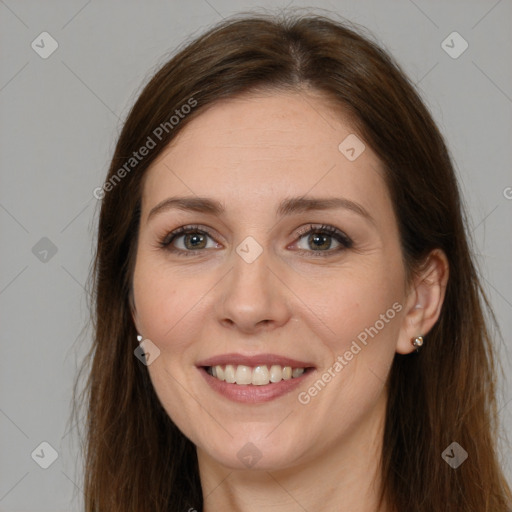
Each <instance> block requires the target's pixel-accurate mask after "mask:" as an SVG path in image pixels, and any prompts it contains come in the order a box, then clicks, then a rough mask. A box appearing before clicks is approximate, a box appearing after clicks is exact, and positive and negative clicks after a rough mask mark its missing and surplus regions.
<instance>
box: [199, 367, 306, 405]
mask: <svg viewBox="0 0 512 512" xmlns="http://www.w3.org/2000/svg"><path fill="white" fill-rule="evenodd" d="M198 370H199V371H200V372H201V375H202V376H203V377H204V379H205V380H206V382H207V383H208V384H209V385H210V387H211V388H212V389H213V390H214V391H216V392H217V393H219V394H220V395H222V396H224V397H226V398H229V399H230V400H232V401H233V402H240V403H250V404H257V403H263V402H270V400H275V399H276V398H279V397H281V396H283V395H286V394H287V393H290V392H291V391H293V390H294V389H296V388H297V387H298V386H300V385H301V384H302V383H303V382H304V379H306V378H308V377H309V375H310V374H311V373H313V369H312V368H309V369H308V370H307V371H305V372H304V373H303V374H302V375H301V376H300V377H296V378H292V379H288V380H282V381H280V382H275V383H272V384H265V385H264V386H254V385H252V384H249V385H239V384H229V383H228V382H226V381H223V380H219V379H217V378H216V377H212V376H211V375H210V374H209V373H208V372H207V371H206V369H205V368H198Z"/></svg>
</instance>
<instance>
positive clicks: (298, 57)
mask: <svg viewBox="0 0 512 512" xmlns="http://www.w3.org/2000/svg"><path fill="white" fill-rule="evenodd" d="M305 89H307V90H310V91H313V92H315V93H317V94H320V95H322V96H323V97H325V98H326V99H327V100H329V101H330V102H332V104H333V105H334V106H339V107H340V111H341V110H342V111H343V112H345V114H346V115H347V116H349V117H350V120H351V122H352V123H353V126H354V127H355V128H356V129H357V132H358V134H360V136H361V137H362V138H363V140H364V141H365V144H368V145H369V146H370V147H371V148H372V150H373V151H374V152H375V153H376V154H377V155H378V157H379V158H380V160H381V162H382V165H383V168H384V170H385V181H386V185H387V187H388V190H389V194H390V197H391V199H392V202H393V208H394V211H395V214H396V219H397V222H398V227H399V234H400V243H401V248H402V255H403V262H404V266H405V268H406V271H407V275H408V276H412V275H414V273H415V272H416V271H418V270H419V269H421V265H422V263H424V261H425V257H426V256H427V255H428V254H429V252H430V251H432V250H433V249H436V248H439V249H441V250H442V251H444V253H445V254H446V256H447V258H448V262H449V268H450V273H449V280H448V283H447V288H446V294H445V299H444V304H443V307H442V310H441V313H440V317H439V319H438V321H437V323H436V324H435V325H434V327H433V328H432V329H431V331H430V332H429V333H428V334H427V336H426V342H425V346H424V347H423V348H422V350H421V352H419V353H413V354H411V355H407V356H405V355H399V354H396V355H395V358H394V361H393V364H392V367H391V369H390V374H389V380H388V386H389V399H388V404H387V411H386V420H385V432H384V443H383V449H382V469H381V471H382V490H381V491H382V492H381V499H382V500H385V502H386V503H387V504H388V506H389V507H391V510H394V511H396V512H404V511H407V512H439V511H443V512H477V511H478V512H506V511H507V506H508V507H510V506H511V501H512V497H511V491H510V487H509V485H508V483H507V482H506V480H505V477H504V475H503V472H502V469H501V467H500V463H499V457H498V451H497V443H498V439H499V435H500V430H499V424H498V414H497V405H496V403H497V398H496V393H497V378H498V369H499V366H498V365H497V360H496V356H495V347H494V339H496V338H497V337H498V336H499V330H498V329H497V327H496V321H495V319H494V316H493V314H492V310H491V308H490V305H489V302H488V300H487V298H486V296H485V293H484V291H483V289H482V286H481V282H480V278H479V276H478V270H477V267H476V264H475V258H474V255H473V252H472V249H471V246H470V238H469V234H468V229H467V224H468V221H467V216H466V214H465V210H464V205H463V203H462V200H461V196H460V192H459V188H458V184H457V180H456V177H455V172H454V168H453V164H452V161H451V157H450V155H449V152H448V150H447V147H446V145H445V142H444V140H443V137H442V135H441V133H440V131H439V129H438V128H437V126H436V124H435V123H434V121H433V119H432V116H431V114H430V113H429V111H428V109H427V108H426V106H425V104H424V103H423V101H422V100H421V98H420V95H419V93H418V92H417V91H416V88H415V86H414V85H413V84H412V82H411V81H410V80H409V79H408V78H407V77H406V75H405V74H404V72H403V71H402V70H401V68H400V67H399V65H398V64H397V63H396V62H395V61H394V60H393V58H392V57H391V56H390V55H389V54H388V53H387V52H386V51H384V50H383V49H382V48H381V46H380V45H379V44H377V43H375V42H374V41H373V40H372V38H371V36H369V35H368V34H366V33H365V32H364V31H363V30H362V29H360V28H358V27H355V26H354V25H352V24H350V23H348V22H344V21H339V20H334V19H331V17H326V16H323V15H316V14H307V15H297V14H290V13H288V14H286V13H281V14H277V15H269V14H254V13H253V14H251V13H249V14H242V15H237V16H235V17H232V18H229V19H227V20H224V21H222V22H221V23H219V24H218V25H215V26H214V27H213V28H210V29H209V30H208V31H206V32H205V33H204V34H202V35H200V36H199V37H196V38H195V39H193V40H192V41H188V42H187V43H186V44H184V45H183V46H182V47H181V48H179V50H178V51H177V52H176V53H175V54H174V55H173V56H172V58H170V60H168V62H166V63H165V64H164V65H163V66H162V67H161V68H160V69H159V70H158V71H157V72H156V73H154V75H153V76H152V78H151V79H150V80H149V81H148V82H147V84H146V85H145V86H144V88H143V90H142V91H141V93H140V95H139V96H138V99H137V100H136V102H135V104H134V106H133V107H132V108H131V111H130V112H129V114H128V115H127V118H126V121H125V122H124V124H123V128H122V130H121V133H120V135H119V137H118V140H117V145H116V147H115V150H114V154H113V157H112V161H111V165H110V169H109V171H108V176H107V177H106V179H107V181H108V180H111V179H112V177H114V176H115V175H116V173H119V169H121V168H122V167H123V166H125V169H128V166H127V164H128V162H129V159H130V158H131V157H133V152H134V151H137V150H138V149H139V148H140V147H142V146H143V145H144V144H145V143H146V142H147V141H148V137H151V138H152V141H154V143H155V144H154V146H155V147H153V148H152V149H151V150H150V151H149V152H148V154H147V155H146V156H145V157H144V158H143V159H141V160H140V161H139V162H137V165H136V166H132V167H133V168H130V170H129V171H127V172H125V173H123V178H122V179H121V180H117V181H116V183H115V186H111V187H109V188H108V191H106V190H107V189H106V188H105V192H104V194H103V198H102V202H101V208H100V214H99V223H98V233H97V245H96V248H95V258H94V261H93V264H92V266H91V273H90V278H89V283H90V286H91V319H92V325H93V343H92V346H91V348H90V350H89V353H88V355H87V357H86V358H85V359H84V362H83V365H82V367H81V371H80V372H79V376H83V375H85V377H86V378H85V381H84V383H82V384H81V386H82V387H81V388H80V386H79V381H80V379H79V378H77V380H76V383H75V402H74V403H75V408H74V411H75V410H76V411H78V410H83V411H85V413H84V420H83V422H82V429H83V453H84V495H85V510H86V512H106V511H108V512H128V511H136V512H164V511H173V512H185V511H187V510H189V509H190V508H192V509H195V510H197V511H201V510H202V509H203V506H204V497H203V496H202V492H201V485H200V479H199V473H198V463H197V455H196V450H195V446H194V445H193V444H192V443H191V441H189V440H188V439H187V438H186V437H185V436H184V435H183V434H182V433H181V432H180V431H179V430H178V428H177V427H176V426H175V425H174V424H173V422H172V420H171V419H170V418H169V416H168V415H167V413H166V412H165V410H164V409H163V407H162V405H161V404H160V402H159V400H158V398H157V396H156V394H155V391H154V389H153V386H152V384H151V381H150V379H149V375H148V371H147V368H146V367H145V366H144V365H142V364H141V363H140V362H139V361H138V359H137V358H136V357H134V349H135V348H136V347H137V341H136V334H137V333H136V330H135V326H134V323H133V319H132V315H131V290H132V288H131V286H132V275H133V268H134V261H135V254H136V250H137V233H138V228H139V219H140V211H141V193H142V187H143V178H144V175H145V172H146V170H147V169H148V168H149V166H150V165H151V163H152V162H153V161H154V160H155V158H157V157H158V155H160V154H161V152H162V151H163V150H164V149H165V148H166V147H167V146H168V144H169V143H170V141H171V140H173V138H174V137H175V136H176V135H177V134H178V133H179V132H180V131H181V130H183V129H184V128H185V127H186V126H187V124H188V123H189V122H190V121H191V120H192V119H195V118H196V117H198V116H200V115H201V112H203V111H204V109H205V108H206V107H208V106H212V105H213V104H215V102H217V101H219V100H221V99H225V98H232V97H235V96H237V95H241V94H244V93H250V92H251V91H258V90H259V91H273V90H274V91H292V92H293V91H302V90H305ZM191 98H193V100H194V102H197V103H196V104H195V105H196V106H194V108H192V109H187V112H188V111H190V112H189V113H188V114H187V115H184V116H182V117H180V120H179V122H178V123H176V124H175V125H173V126H169V119H170V116H171V115H172V114H173V112H175V111H176V110H177V109H180V108H181V106H182V105H185V104H189V105H190V104H191ZM165 123H167V125H165ZM159 126H166V129H164V130H160V131H158V132H157V133H158V134H159V137H155V136H154V131H155V129H156V128H157V127H159ZM152 134H153V135H152ZM493 333H495V334H493ZM79 388H80V389H79ZM453 441H456V442H458V443H459V444H460V445H461V446H462V447H463V448H464V449H465V450H466V452H467V453H468V455H469V457H468V459H467V460H466V461H465V462H464V463H463V464H461V465H460V466H459V467H458V468H457V469H452V468H451V467H450V466H449V465H448V464H447V463H446V462H445V461H444V460H443V459H442V457H441V454H442V452H443V451H444V450H445V449H446V447H448V446H449V445H450V444H451V443H452V442H453Z"/></svg>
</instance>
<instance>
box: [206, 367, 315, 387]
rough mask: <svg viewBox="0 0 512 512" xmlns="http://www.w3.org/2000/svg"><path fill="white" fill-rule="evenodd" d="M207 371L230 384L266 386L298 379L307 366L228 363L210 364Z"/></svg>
mask: <svg viewBox="0 0 512 512" xmlns="http://www.w3.org/2000/svg"><path fill="white" fill-rule="evenodd" d="M206 371H207V373H208V374H209V375H211V376H212V377H215V378H216V379H218V380H221V381H225V382H227V383H228V384H238V385H249V384H252V385H253V386H265V385H266V384H270V383H277V382H281V381H282V380H289V379H296V378H297V377H300V376H301V375H302V374H303V373H304V371H305V368H292V367H291V366H281V365H278V364H273V365H272V366H270V368H269V367H268V366H267V365H258V366H255V367H251V366H246V365H243V364H240V365H236V366H235V365H232V364H227V365H225V366H221V365H216V366H208V367H206Z"/></svg>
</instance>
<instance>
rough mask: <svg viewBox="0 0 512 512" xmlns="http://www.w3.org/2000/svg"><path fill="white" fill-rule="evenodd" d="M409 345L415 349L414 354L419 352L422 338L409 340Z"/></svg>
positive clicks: (417, 337)
mask: <svg viewBox="0 0 512 512" xmlns="http://www.w3.org/2000/svg"><path fill="white" fill-rule="evenodd" d="M411 343H412V344H413V345H414V346H415V347H416V352H419V351H420V348H421V347H422V346H423V336H416V338H413V339H412V340H411Z"/></svg>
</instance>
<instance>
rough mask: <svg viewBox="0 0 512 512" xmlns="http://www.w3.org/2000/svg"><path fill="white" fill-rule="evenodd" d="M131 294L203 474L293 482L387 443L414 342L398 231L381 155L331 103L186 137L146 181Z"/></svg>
mask: <svg viewBox="0 0 512 512" xmlns="http://www.w3.org/2000/svg"><path fill="white" fill-rule="evenodd" d="M347 137H349V138H348V139H347ZM340 144H341V146H340ZM171 199H172V200H173V201H172V202H171V201H170V200H171ZM181 228H185V233H183V232H181V233H180V232H179V231H178V232H177V233H175V235H173V234H171V233H172V232H174V231H176V230H179V229H181ZM133 290H134V302H135V310H134V319H135V322H136V326H137V329H138V331H139V333H140V334H141V335H142V336H143V337H144V338H145V339H148V340H150V342H151V343H152V344H154V345H148V346H147V347H146V348H148V347H154V346H156V347H158V349H159V351H160V353H159V355H158V356H157V357H155V358H153V359H151V360H152V361H153V362H151V360H150V364H149V365H148V367H147V368H148V371H149V374H150V377H151V381H152V383H153V385H154V388H155V391H156V393H157V395H158V397H159V399H160V401H161V403H162V404H163V406H164V408H165V410H166V411H167V413H168V414H169V416H170V417H171V418H172V420H173V421H174V422H175V423H176V425H177V426H178V427H179V428H180V430H181V431H182V432H183V433H184V434H185V435H186V436H187V437H188V438H189V439H191V440H192V442H193V443H195V444H196V445H197V447H198V453H199V456H200V457H204V458H208V459H210V460H215V461H217V462H219V463H221V464H222V465H224V466H227V467H230V468H244V467H252V466H253V465H255V464H257V467H258V468H265V469H278V468H287V467H292V466H295V465H298V464H302V463H306V462H308V461H311V460H313V459H314V458H315V457H319V456H322V455H325V454H327V453H329V452H331V451H332V450H334V449H336V450H338V449H340V447H345V448H347V447H349V446H350V444H351V442H353V441H354V439H355V437H356V436H361V435H363V436H365V437H366V439H368V438H370V437H375V436H376V435H377V432H378V428H380V426H382V419H383V417H384V413H385V403H386V392H385V382H386V379H387V376H388V373H389V369H390V365H391V363H392V360H393V356H394V354H395V352H396V351H397V350H399V345H400V343H402V346H404V345H403V344H404V343H405V342H404V340H405V339H406V337H407V336H409V334H410V333H409V332H407V328H406V324H407V321H406V316H405V311H406V310H407V309H408V307H409V306H410V304H409V305H408V304H407V301H408V300H409V299H408V297H407V296H406V287H405V274H404V267H403V264H402V258H401V250H400V244H399V236H398V230H397V223H396V219H395V217H394V213H393V208H392V203H391V200H390V196H389V193H388V191H387V189H386V186H385V184H384V180H383V172H382V169H381V166H380V163H379V160H378V159H377V157H376V155H375V154H374V153H373V152H372V151H371V149H370V148H369V147H368V146H366V148H364V146H362V145H361V141H360V140H358V139H357V138H355V135H354V134H353V129H352V128H351V126H350V124H347V122H345V121H344V120H343V118H342V117H340V115H339V114H336V113H335V111H334V110H333V109H332V108H331V107H330V106H329V105H328V104H327V103H326V102H325V101H323V100H322V99H321V98H319V97H317V96H312V95H309V94H308V95H306V94H292V93H286V94H285V93H269V94H268V95H260V96H256V95H254V94H251V95H245V96H243V97H240V98H238V99H230V100H225V101H223V102H221V103H217V104H216V105H214V106H213V107H211V108H210V109H208V110H206V111H205V112H203V113H202V114H201V115H199V116H198V117H197V118H196V119H194V120H193V121H191V122H190V124H189V125H188V126H187V127H186V128H184V130H183V131H182V132H181V133H180V134H179V136H178V137H177V138H176V139H175V140H174V141H173V142H172V145H171V146H170V147H169V148H168V149H167V150H166V152H165V153H163V154H162V155H160V157H159V158H158V159H157V160H156V161H155V162H154V163H153V164H152V166H151V167H150V169H149V170H148V172H147V175H146V179H145V183H144V189H143V198H142V212H141V223H140V233H139V243H138V252H137V258H136V265H135V271H134V277H133ZM400 340H401V341H400ZM412 349H413V347H411V350H412ZM152 350H153V354H154V355H155V354H156V352H155V351H154V348H150V349H148V351H149V352H150V353H151V351H152ZM211 373H213V374H216V375H217V376H214V375H211ZM290 373H291V374H292V376H291V378H290ZM222 379H224V380H222ZM233 380H235V382H233Z"/></svg>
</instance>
